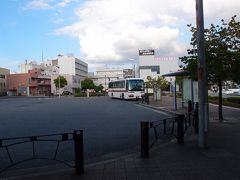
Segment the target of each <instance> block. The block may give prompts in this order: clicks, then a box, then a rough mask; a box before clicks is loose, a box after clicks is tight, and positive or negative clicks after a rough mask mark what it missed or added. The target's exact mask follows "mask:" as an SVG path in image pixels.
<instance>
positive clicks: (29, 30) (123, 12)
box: [0, 0, 240, 71]
mask: <svg viewBox="0 0 240 180" xmlns="http://www.w3.org/2000/svg"><path fill="white" fill-rule="evenodd" d="M239 9H240V1H239V0H228V1H225V0H204V17H205V26H208V25H210V24H211V23H214V24H216V23H217V22H219V21H220V20H221V19H222V18H223V19H230V18H231V17H232V16H233V15H235V14H237V15H239ZM238 18H239V16H238ZM0 22H1V23H0V41H1V43H0V67H4V68H9V69H11V70H12V71H18V65H19V64H21V63H24V62H25V60H26V59H27V60H28V61H31V60H37V61H38V62H41V59H42V52H43V55H44V56H43V57H44V60H46V59H51V58H54V57H56V56H57V55H58V54H68V53H73V54H74V55H75V56H76V57H79V58H82V59H84V61H85V62H87V63H88V64H89V69H90V71H92V70H94V69H96V68H99V67H105V66H106V65H107V66H118V65H119V66H123V65H126V64H128V65H130V66H131V65H132V63H137V60H138V50H139V49H155V50H156V52H158V54H157V56H160V57H179V56H183V55H185V54H186V50H187V48H188V47H189V40H190V35H191V34H190V33H189V29H188V28H187V24H190V23H191V24H193V25H194V24H195V0H184V1H180V0H169V1H166V0H138V1H132V0H121V1H120V0H2V1H0ZM129 59H134V61H129Z"/></svg>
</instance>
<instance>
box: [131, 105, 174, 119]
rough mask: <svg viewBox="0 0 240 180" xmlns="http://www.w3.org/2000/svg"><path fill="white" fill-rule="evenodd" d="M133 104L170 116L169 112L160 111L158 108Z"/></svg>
mask: <svg viewBox="0 0 240 180" xmlns="http://www.w3.org/2000/svg"><path fill="white" fill-rule="evenodd" d="M135 105H136V106H138V107H141V108H144V109H148V110H151V111H154V112H156V113H159V114H163V115H166V116H171V115H170V114H168V113H165V112H162V111H160V110H156V109H152V108H149V107H146V106H141V105H139V104H135Z"/></svg>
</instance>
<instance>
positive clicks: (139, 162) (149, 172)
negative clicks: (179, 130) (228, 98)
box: [12, 98, 240, 180]
mask: <svg viewBox="0 0 240 180" xmlns="http://www.w3.org/2000/svg"><path fill="white" fill-rule="evenodd" d="M164 104H165V105H167V104H169V105H170V104H171V99H170V98H168V99H167V98H166V99H164ZM150 105H152V106H154V107H155V108H159V109H165V110H166V109H167V108H164V107H162V102H159V103H156V102H152V103H151V102H150ZM211 107H212V106H210V109H211ZM170 109H171V108H170ZM228 110H229V109H228ZM228 110H226V108H224V112H225V115H226V116H227V117H230V119H227V118H226V120H225V122H223V123H218V122H217V121H215V120H216V119H215V120H211V121H210V128H209V133H208V148H206V149H200V148H198V147H197V136H196V135H193V134H192V133H191V131H189V132H188V135H187V136H186V137H185V144H184V145H178V144H176V142H169V143H165V144H161V143H160V144H158V146H155V148H154V149H153V150H151V152H150V158H149V159H141V158H140V157H139V153H136V154H130V155H128V156H125V157H122V158H119V159H113V160H112V161H107V162H102V163H99V164H93V165H91V166H88V167H86V168H85V174H84V175H81V176H76V175H75V174H74V171H73V170H63V171H58V172H57V171H55V172H51V173H48V174H35V175H30V176H28V177H27V176H25V177H18V178H17V177H15V178H12V179H35V180H40V179H59V180H61V179H86V180H88V179H93V180H95V179H131V180H132V179H139V180H140V179H146V180H151V179H154V180H155V179H167V180H169V179H170V180H171V179H173V180H178V179H179V180H181V179H183V180H185V179H194V180H196V179H203V180H205V179H216V180H219V179H220V180H221V179H234V180H237V179H240V171H239V169H240V133H239V132H240V121H239V120H240V119H239V110H236V109H230V111H228ZM179 111H182V110H179ZM232 111H233V113H232Z"/></svg>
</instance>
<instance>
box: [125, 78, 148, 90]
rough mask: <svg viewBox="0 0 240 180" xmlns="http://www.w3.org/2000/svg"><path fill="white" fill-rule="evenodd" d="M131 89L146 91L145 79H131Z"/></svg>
mask: <svg viewBox="0 0 240 180" xmlns="http://www.w3.org/2000/svg"><path fill="white" fill-rule="evenodd" d="M128 83H129V91H144V82H143V80H141V79H139V80H129V81H128Z"/></svg>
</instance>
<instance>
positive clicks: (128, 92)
mask: <svg viewBox="0 0 240 180" xmlns="http://www.w3.org/2000/svg"><path fill="white" fill-rule="evenodd" d="M108 95H109V96H110V97H112V98H120V99H140V98H141V97H142V96H143V95H144V81H143V79H140V78H127V79H122V80H117V81H111V82H109V84H108Z"/></svg>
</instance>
